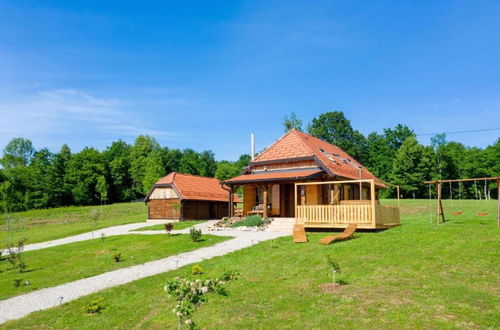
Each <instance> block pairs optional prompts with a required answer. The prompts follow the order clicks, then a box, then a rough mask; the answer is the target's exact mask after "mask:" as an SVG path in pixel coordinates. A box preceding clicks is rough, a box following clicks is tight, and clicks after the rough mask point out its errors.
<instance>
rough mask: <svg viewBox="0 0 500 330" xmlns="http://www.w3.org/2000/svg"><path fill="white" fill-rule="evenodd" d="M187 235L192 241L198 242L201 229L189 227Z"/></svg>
mask: <svg viewBox="0 0 500 330" xmlns="http://www.w3.org/2000/svg"><path fill="white" fill-rule="evenodd" d="M189 236H191V240H192V241H193V242H198V241H199V240H200V238H201V230H200V229H196V228H191V229H190V230H189Z"/></svg>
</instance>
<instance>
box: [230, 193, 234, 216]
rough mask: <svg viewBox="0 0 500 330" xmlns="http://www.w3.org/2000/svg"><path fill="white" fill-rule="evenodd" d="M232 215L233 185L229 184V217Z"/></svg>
mask: <svg viewBox="0 0 500 330" xmlns="http://www.w3.org/2000/svg"><path fill="white" fill-rule="evenodd" d="M233 216H234V196H233V186H229V217H230V218H232V217H233Z"/></svg>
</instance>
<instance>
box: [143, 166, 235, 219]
mask: <svg viewBox="0 0 500 330" xmlns="http://www.w3.org/2000/svg"><path fill="white" fill-rule="evenodd" d="M226 189H227V188H226ZM144 202H145V203H147V204H148V220H202V219H203V220H207V219H220V218H223V217H226V216H228V215H229V192H228V190H225V189H224V188H223V187H222V185H221V182H220V181H219V180H217V179H215V178H208V177H204V176H197V175H190V174H182V173H176V172H172V173H170V174H168V175H167V176H165V177H163V178H161V179H160V180H158V181H157V182H156V183H155V184H154V186H153V187H152V188H151V190H150V191H149V193H148V194H147V196H146V198H145V199H144ZM237 202H239V199H238V196H237V195H235V196H233V203H237Z"/></svg>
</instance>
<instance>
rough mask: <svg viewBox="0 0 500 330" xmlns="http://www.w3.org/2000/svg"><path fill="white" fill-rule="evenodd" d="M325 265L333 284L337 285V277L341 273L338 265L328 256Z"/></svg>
mask: <svg viewBox="0 0 500 330" xmlns="http://www.w3.org/2000/svg"><path fill="white" fill-rule="evenodd" d="M326 263H327V264H328V266H329V268H330V269H331V271H332V279H333V284H337V275H338V274H340V273H342V271H341V270H340V265H339V264H338V262H336V261H335V260H333V259H332V257H330V256H327V259H326Z"/></svg>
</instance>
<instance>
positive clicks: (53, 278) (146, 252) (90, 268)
mask: <svg viewBox="0 0 500 330" xmlns="http://www.w3.org/2000/svg"><path fill="white" fill-rule="evenodd" d="M226 239H228V238H226V237H220V236H211V235H203V237H202V240H201V241H199V242H196V243H193V242H192V241H191V238H190V237H189V235H179V234H176V235H171V236H168V235H166V234H165V235H123V236H110V237H106V238H105V239H104V240H103V239H101V238H99V239H95V240H93V241H92V240H89V241H83V242H77V243H72V244H66V245H60V246H56V247H52V248H47V249H42V250H35V251H29V252H25V253H24V259H25V261H26V264H27V265H28V269H27V271H25V272H24V273H19V272H18V271H17V270H13V269H10V268H9V269H7V268H8V267H10V264H8V263H7V262H6V261H3V262H1V263H0V271H3V272H2V273H0V299H5V298H7V297H11V296H14V295H18V294H21V293H26V292H28V291H32V290H37V289H40V288H46V287H51V286H55V285H58V284H61V283H65V282H70V281H74V280H78V279H82V278H86V277H90V276H94V275H97V274H101V273H105V272H107V271H111V270H114V269H118V268H123V267H128V266H132V265H136V264H142V263H145V262H148V261H151V260H156V259H161V258H165V257H168V256H171V255H175V254H178V253H182V252H187V251H191V250H195V249H199V248H201V247H205V246H209V245H213V244H215V243H218V242H222V241H224V240H226ZM116 253H121V254H122V258H123V261H121V262H116V261H115V260H114V259H113V255H115V254H116ZM14 279H22V280H23V281H29V282H30V283H31V284H30V285H29V286H21V287H14V285H13V284H14Z"/></svg>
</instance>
